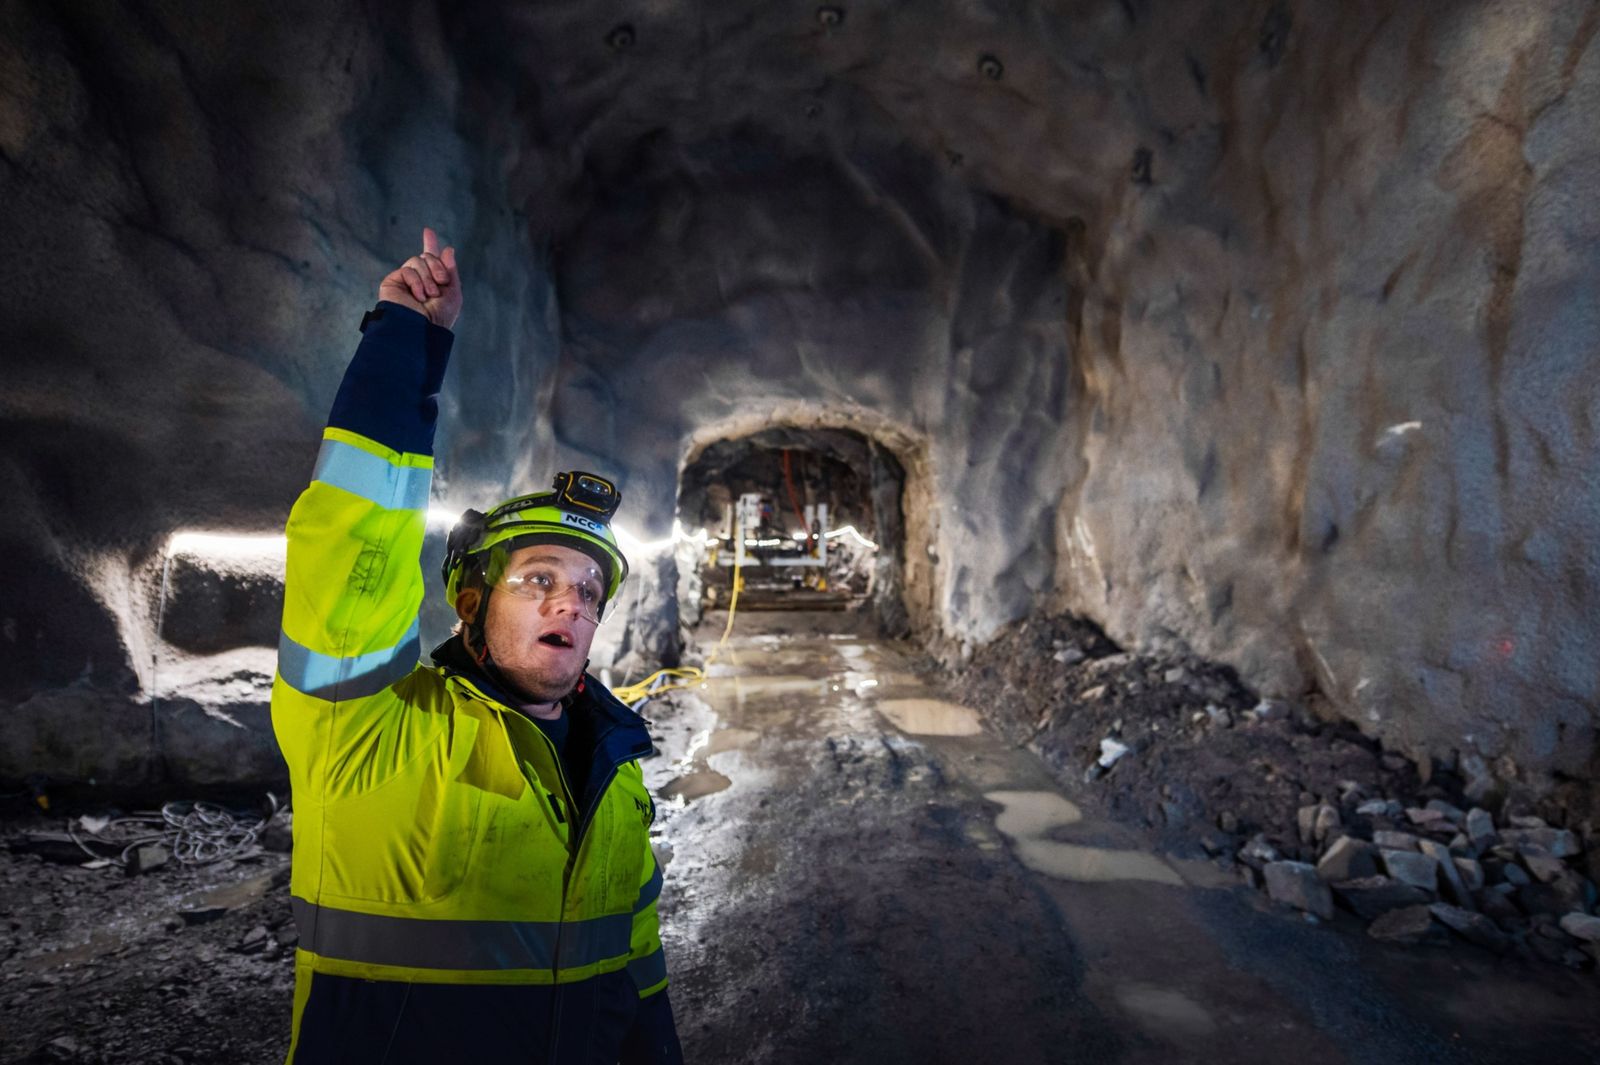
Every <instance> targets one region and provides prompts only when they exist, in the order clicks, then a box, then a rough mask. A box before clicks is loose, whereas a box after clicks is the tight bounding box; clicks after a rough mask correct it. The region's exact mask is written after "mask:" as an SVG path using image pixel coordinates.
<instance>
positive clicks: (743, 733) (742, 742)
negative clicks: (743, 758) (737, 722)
mask: <svg viewBox="0 0 1600 1065" xmlns="http://www.w3.org/2000/svg"><path fill="white" fill-rule="evenodd" d="M760 738H761V733H759V732H757V731H755V730H754V729H748V728H725V729H722V730H721V731H718V732H713V733H712V734H711V738H710V739H708V740H707V741H706V744H705V755H706V757H707V758H710V757H711V756H712V755H714V754H721V753H722V752H723V751H737V750H741V749H743V748H745V747H748V746H750V745H751V744H752V743H754V742H756V740H758V739H760Z"/></svg>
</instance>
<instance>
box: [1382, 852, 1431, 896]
mask: <svg viewBox="0 0 1600 1065" xmlns="http://www.w3.org/2000/svg"><path fill="white" fill-rule="evenodd" d="M1378 853H1379V856H1380V857H1381V858H1382V861H1383V870H1384V872H1385V873H1387V874H1389V876H1391V877H1393V878H1394V879H1396V880H1398V881H1400V883H1402V884H1410V885H1411V886H1412V887H1418V888H1422V889H1423V890H1424V891H1434V890H1437V888H1438V884H1439V863H1438V862H1437V861H1436V860H1434V858H1433V856H1432V855H1431V854H1423V853H1421V852H1420V851H1396V850H1380V851H1379V852H1378Z"/></svg>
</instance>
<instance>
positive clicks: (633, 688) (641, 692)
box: [611, 564, 744, 710]
mask: <svg viewBox="0 0 1600 1065" xmlns="http://www.w3.org/2000/svg"><path fill="white" fill-rule="evenodd" d="M742 569H743V567H742V566H739V565H737V564H736V565H735V566H734V567H733V594H732V595H731V596H730V597H729V598H728V623H727V624H726V625H724V626H723V628H722V638H721V639H719V640H718V641H717V643H716V646H715V647H713V648H711V653H710V654H709V655H707V656H706V660H705V662H704V663H702V664H701V665H699V666H675V667H671V668H668V669H658V670H656V671H655V672H654V673H652V674H650V675H649V676H648V677H646V678H644V680H641V681H639V683H637V684H629V685H626V686H624V687H621V688H613V689H612V691H611V694H612V695H615V696H616V697H617V698H618V699H621V700H622V701H623V703H625V704H626V705H627V706H629V707H631V708H633V709H635V710H636V709H638V708H639V706H641V705H642V704H643V703H644V701H645V700H646V699H649V698H651V697H652V696H655V695H659V694H661V693H662V692H670V691H679V690H681V689H685V688H693V687H694V686H695V685H696V684H704V683H705V681H706V675H707V672H708V671H709V670H710V669H711V663H713V662H715V661H716V660H717V655H718V654H720V653H721V652H722V647H723V645H724V644H726V643H727V642H728V637H729V635H731V634H732V632H733V615H734V613H735V612H736V611H737V610H738V609H739V591H740V590H741V589H742V588H743V587H744V574H743V573H742V572H740V571H741V570H742ZM667 678H673V679H677V680H678V681H679V683H676V684H671V683H669V684H662V683H659V682H660V681H662V680H664V679H667Z"/></svg>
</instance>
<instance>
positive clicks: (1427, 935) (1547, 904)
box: [1237, 794, 1600, 969]
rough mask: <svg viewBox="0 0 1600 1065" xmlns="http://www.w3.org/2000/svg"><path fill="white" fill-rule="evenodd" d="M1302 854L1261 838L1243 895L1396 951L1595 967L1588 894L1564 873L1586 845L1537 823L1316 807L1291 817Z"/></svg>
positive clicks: (1356, 804) (1436, 811)
mask: <svg viewBox="0 0 1600 1065" xmlns="http://www.w3.org/2000/svg"><path fill="white" fill-rule="evenodd" d="M1298 821H1299V824H1298V837H1299V844H1300V847H1301V849H1302V852H1303V851H1304V850H1305V849H1311V850H1313V851H1314V852H1315V853H1316V855H1317V858H1316V863H1315V864H1314V865H1313V864H1312V863H1311V862H1307V861H1296V860H1293V859H1286V858H1285V857H1284V855H1283V854H1282V853H1280V850H1279V847H1278V846H1277V845H1275V844H1274V843H1273V841H1272V840H1270V839H1269V838H1268V837H1266V836H1265V835H1262V834H1258V835H1256V836H1254V837H1253V838H1251V839H1250V840H1249V842H1247V843H1246V844H1245V846H1244V847H1242V848H1240V850H1239V852H1238V854H1237V859H1238V861H1239V862H1240V863H1241V868H1242V869H1243V870H1244V875H1245V878H1246V880H1247V881H1249V882H1250V883H1252V884H1254V885H1256V886H1260V887H1264V888H1265V889H1266V891H1267V893H1268V894H1269V895H1270V896H1271V897H1272V898H1273V899H1275V900H1277V901H1279V902H1283V903H1286V904H1288V905H1290V906H1293V907H1295V908H1297V909H1300V910H1303V911H1305V912H1306V913H1310V914H1314V915H1316V916H1317V917H1319V918H1322V919H1323V920H1331V919H1332V918H1333V915H1334V904H1335V901H1337V902H1338V903H1339V904H1340V905H1342V906H1343V907H1344V908H1346V909H1348V910H1349V911H1351V912H1352V913H1354V914H1356V915H1357V916H1359V917H1361V918H1362V919H1363V920H1366V921H1369V922H1371V923H1370V924H1369V925H1368V928H1367V931H1368V934H1369V935H1371V936H1372V937H1374V938H1375V939H1381V940H1386V941H1388V942H1393V943H1406V944H1416V943H1426V942H1443V941H1445V940H1446V939H1447V938H1448V937H1449V936H1450V935H1451V934H1454V935H1456V936H1459V937H1460V938H1462V939H1464V940H1466V941H1468V942H1470V943H1474V944H1476V945H1478V946H1480V947H1484V948H1486V949H1488V950H1492V951H1495V952H1497V953H1506V952H1511V951H1515V952H1517V953H1520V954H1523V955H1525V956H1529V957H1538V958H1543V959H1544V960H1546V961H1552V962H1559V963H1562V964H1565V965H1568V966H1570V967H1572V968H1577V969H1583V968H1589V967H1592V966H1593V965H1594V964H1595V963H1596V962H1600V917H1597V916H1595V915H1594V910H1595V905H1596V901H1597V898H1596V890H1595V885H1594V883H1593V882H1592V881H1591V880H1589V878H1587V877H1586V876H1584V875H1583V874H1582V873H1580V872H1578V871H1577V870H1576V869H1575V868H1573V867H1572V866H1571V865H1570V864H1569V862H1570V861H1572V860H1574V859H1578V858H1580V857H1581V856H1582V855H1583V849H1582V841H1581V840H1580V839H1579V837H1578V836H1577V834H1576V833H1574V832H1572V831H1571V830H1569V829H1564V828H1555V827H1552V826H1550V825H1548V824H1546V823H1545V821H1544V819H1543V818H1539V817H1533V816H1517V815H1511V816H1508V817H1505V818H1504V819H1503V820H1502V822H1501V823H1499V824H1497V823H1496V821H1495V818H1494V816H1493V815H1492V814H1490V812H1489V811H1488V810H1485V809H1483V808H1482V807H1477V806H1475V807H1473V808H1471V809H1470V810H1466V811H1463V810H1461V809H1460V808H1459V807H1457V806H1454V805H1452V804H1451V803H1448V802H1445V801H1443V800H1440V799H1433V800H1430V801H1429V802H1428V803H1427V804H1426V805H1425V806H1411V807H1406V806H1403V805H1402V804H1401V803H1400V802H1398V801H1396V800H1394V799H1368V800H1362V799H1360V797H1359V796H1358V795H1354V794H1347V795H1346V796H1344V798H1343V800H1342V802H1341V803H1339V804H1335V803H1334V802H1320V803H1316V804H1314V805H1308V806H1303V807H1301V808H1300V811H1299V818H1298Z"/></svg>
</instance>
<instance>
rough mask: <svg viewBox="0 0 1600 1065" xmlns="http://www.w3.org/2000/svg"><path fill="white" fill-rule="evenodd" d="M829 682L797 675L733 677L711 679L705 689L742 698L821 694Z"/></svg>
mask: <svg viewBox="0 0 1600 1065" xmlns="http://www.w3.org/2000/svg"><path fill="white" fill-rule="evenodd" d="M829 684H830V682H829V681H828V680H827V679H825V678H819V677H803V676H800V675H799V674H784V673H778V674H773V675H770V676H765V677H763V676H749V675H744V674H740V675H734V676H727V677H712V678H711V679H710V680H708V681H707V682H706V687H707V688H708V689H709V690H710V691H711V693H712V694H713V695H732V696H734V697H735V698H744V697H748V696H752V695H780V694H783V693H785V692H806V693H809V694H819V695H820V694H823V693H826V692H827V691H828V687H829Z"/></svg>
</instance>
